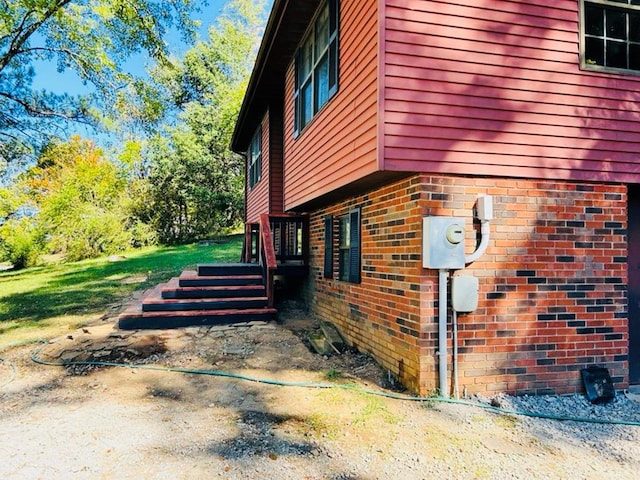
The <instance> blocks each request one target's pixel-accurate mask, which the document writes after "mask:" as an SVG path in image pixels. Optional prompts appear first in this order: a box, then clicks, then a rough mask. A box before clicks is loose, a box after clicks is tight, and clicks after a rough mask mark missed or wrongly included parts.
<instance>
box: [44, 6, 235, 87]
mask: <svg viewBox="0 0 640 480" xmlns="http://www.w3.org/2000/svg"><path fill="white" fill-rule="evenodd" d="M228 1H229V0H208V5H207V6H203V7H202V11H201V12H199V13H198V14H196V15H195V17H196V19H198V20H200V21H201V23H202V27H201V29H200V31H199V35H200V36H201V37H206V34H207V31H208V28H209V25H211V24H212V23H213V22H214V21H215V19H216V18H217V16H218V15H219V14H220V13H221V11H222V8H223V7H224V5H225V4H226V3H227V2H228ZM167 41H168V43H169V51H170V52H171V53H172V54H174V55H178V56H179V55H181V54H183V53H184V52H185V51H186V50H187V48H188V46H187V45H185V44H184V43H183V42H182V41H181V39H180V36H179V35H178V34H177V33H175V32H173V33H171V34H170V35H169V36H168V37H167ZM148 64H149V62H148V59H147V58H146V57H144V56H139V57H135V58H133V59H131V60H130V61H129V62H128V63H127V65H126V69H127V71H128V72H129V73H132V74H136V75H140V74H144V71H145V67H146V66H148ZM35 70H36V76H35V79H34V82H33V88H34V89H36V90H42V89H45V90H47V91H50V92H53V93H60V94H61V93H68V94H70V95H79V94H80V95H81V94H86V93H88V92H90V91H91V86H90V85H84V84H83V83H82V81H81V80H80V78H79V77H78V76H77V75H76V74H75V73H74V72H73V71H69V70H67V71H64V72H58V71H57V69H56V63H55V61H53V62H46V63H45V62H40V63H37V64H36V65H35Z"/></svg>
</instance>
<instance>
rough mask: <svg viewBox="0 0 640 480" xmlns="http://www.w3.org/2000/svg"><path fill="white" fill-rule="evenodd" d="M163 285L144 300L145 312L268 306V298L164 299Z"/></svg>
mask: <svg viewBox="0 0 640 480" xmlns="http://www.w3.org/2000/svg"><path fill="white" fill-rule="evenodd" d="M163 288H166V284H164V283H161V284H160V285H158V286H156V287H155V288H154V289H153V290H151V291H150V292H149V293H147V294H145V295H144V296H143V298H142V311H143V312H176V311H181V310H228V309H233V310H237V309H242V308H246V309H253V308H263V307H266V306H267V297H232V298H186V299H180V298H178V299H173V298H162V289H163Z"/></svg>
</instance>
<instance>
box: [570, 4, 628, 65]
mask: <svg viewBox="0 0 640 480" xmlns="http://www.w3.org/2000/svg"><path fill="white" fill-rule="evenodd" d="M580 5H581V7H582V8H581V15H582V16H581V33H582V34H581V38H580V40H581V66H582V68H584V69H588V70H598V71H609V72H617V73H637V74H640V0H590V1H587V0H581V2H580Z"/></svg>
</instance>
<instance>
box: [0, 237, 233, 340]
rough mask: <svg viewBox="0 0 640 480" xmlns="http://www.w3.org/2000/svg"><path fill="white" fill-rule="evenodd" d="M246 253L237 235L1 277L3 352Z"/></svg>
mask: <svg viewBox="0 0 640 480" xmlns="http://www.w3.org/2000/svg"><path fill="white" fill-rule="evenodd" d="M241 249H242V236H241V235H235V236H229V237H226V238H224V239H222V240H221V241H220V242H219V243H217V244H215V245H210V246H202V245H197V244H193V245H183V246H177V247H151V248H144V249H140V250H132V251H130V252H127V253H125V254H124V255H123V256H124V257H125V258H124V260H121V261H117V262H113V261H109V260H108V258H107V257H104V258H98V259H91V260H83V261H80V262H74V263H59V264H50V265H45V266H42V267H35V268H30V269H25V270H20V271H16V272H14V271H6V272H0V349H1V348H2V347H3V346H6V345H8V344H11V343H16V342H22V341H30V340H36V339H40V338H50V337H52V336H56V335H60V334H61V333H63V332H64V331H68V330H73V329H75V328H78V327H79V326H81V325H83V324H84V323H86V322H88V321H90V320H92V319H95V318H97V317H100V316H102V315H103V314H104V313H105V312H106V310H107V309H108V308H109V307H110V306H112V305H114V304H118V303H122V302H126V301H127V299H128V298H129V296H130V295H131V294H132V293H133V292H134V291H136V290H139V289H146V288H149V287H151V286H153V285H156V284H158V283H160V282H164V281H166V280H168V279H169V278H171V277H173V276H176V275H178V274H179V273H180V271H182V270H184V269H185V268H188V267H195V265H196V264H197V263H207V262H235V261H238V260H239V259H240V253H241Z"/></svg>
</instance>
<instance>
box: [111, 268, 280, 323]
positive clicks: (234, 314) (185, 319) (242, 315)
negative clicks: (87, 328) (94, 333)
mask: <svg viewBox="0 0 640 480" xmlns="http://www.w3.org/2000/svg"><path fill="white" fill-rule="evenodd" d="M262 272H263V270H262V268H261V267H260V265H256V264H250V263H224V264H201V265H198V266H197V270H195V271H193V270H185V271H183V272H182V273H181V274H180V276H179V277H174V278H172V279H171V280H169V281H168V282H167V283H161V284H160V285H158V286H156V287H155V288H153V289H151V290H148V291H147V292H145V293H144V294H143V296H142V298H141V299H140V300H139V301H138V302H137V303H134V304H132V305H130V306H129V307H128V308H127V309H126V310H124V311H123V312H122V313H121V314H120V316H119V318H118V327H119V328H121V329H125V330H132V329H156V328H179V327H187V326H200V325H217V324H227V323H236V322H248V321H253V320H267V321H268V320H272V319H273V318H274V316H275V314H276V313H277V310H276V309H275V308H273V307H270V306H269V299H268V297H267V291H266V285H265V279H264V276H263V273H262Z"/></svg>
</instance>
